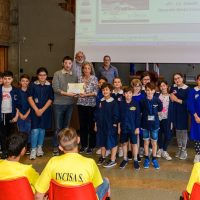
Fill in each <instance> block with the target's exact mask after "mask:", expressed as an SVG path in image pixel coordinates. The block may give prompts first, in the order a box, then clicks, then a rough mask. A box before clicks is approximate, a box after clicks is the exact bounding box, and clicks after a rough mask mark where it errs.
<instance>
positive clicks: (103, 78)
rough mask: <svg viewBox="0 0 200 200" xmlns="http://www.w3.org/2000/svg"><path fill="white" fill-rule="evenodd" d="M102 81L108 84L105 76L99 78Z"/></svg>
mask: <svg viewBox="0 0 200 200" xmlns="http://www.w3.org/2000/svg"><path fill="white" fill-rule="evenodd" d="M100 80H104V81H105V82H108V79H107V78H106V77H105V76H101V77H100V78H99V81H100Z"/></svg>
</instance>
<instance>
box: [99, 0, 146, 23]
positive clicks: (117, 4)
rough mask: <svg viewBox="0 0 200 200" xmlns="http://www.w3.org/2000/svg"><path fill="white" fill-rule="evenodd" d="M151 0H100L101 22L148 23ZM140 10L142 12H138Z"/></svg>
mask: <svg viewBox="0 0 200 200" xmlns="http://www.w3.org/2000/svg"><path fill="white" fill-rule="evenodd" d="M148 10H149V0H119V1H113V0H111V1H110V0H100V1H99V12H98V19H99V21H98V22H99V24H106V23H123V24H126V23H137V22H138V23H142V22H143V23H146V22H148V21H149V20H148V16H147V12H148ZM138 12H140V13H138Z"/></svg>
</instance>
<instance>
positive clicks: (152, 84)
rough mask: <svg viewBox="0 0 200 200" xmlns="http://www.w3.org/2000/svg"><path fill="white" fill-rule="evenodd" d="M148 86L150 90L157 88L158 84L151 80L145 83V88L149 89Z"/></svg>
mask: <svg viewBox="0 0 200 200" xmlns="http://www.w3.org/2000/svg"><path fill="white" fill-rule="evenodd" d="M147 88H149V89H150V90H155V89H156V85H155V84H154V83H153V82H150V83H147V84H146V85H145V89H147Z"/></svg>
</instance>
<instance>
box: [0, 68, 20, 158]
mask: <svg viewBox="0 0 200 200" xmlns="http://www.w3.org/2000/svg"><path fill="white" fill-rule="evenodd" d="M12 82H13V73H12V72H11V71H5V72H4V73H3V85H2V86H0V104H1V106H0V114H1V120H0V142H1V148H2V158H3V159H4V158H6V157H7V150H6V139H7V137H8V136H10V135H11V134H12V133H13V132H14V128H15V126H14V123H15V122H17V119H18V109H19V108H20V99H19V98H20V97H19V91H18V89H17V88H15V87H13V86H12Z"/></svg>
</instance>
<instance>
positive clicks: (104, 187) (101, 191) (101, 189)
mask: <svg viewBox="0 0 200 200" xmlns="http://www.w3.org/2000/svg"><path fill="white" fill-rule="evenodd" d="M109 187H110V185H109V182H108V180H107V179H105V178H103V183H102V184H101V185H99V186H98V187H97V189H96V194H97V196H98V198H99V200H102V199H103V198H104V196H105V195H106V193H107V192H108V190H109Z"/></svg>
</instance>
